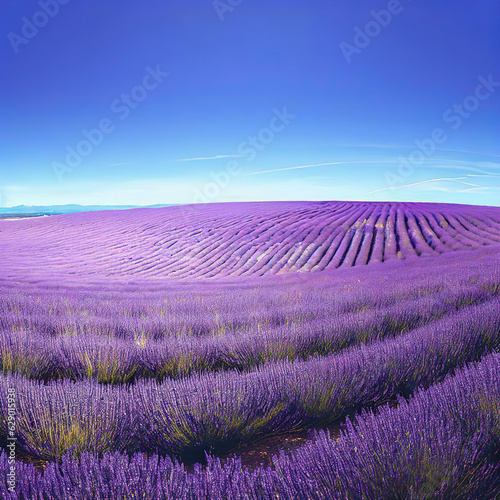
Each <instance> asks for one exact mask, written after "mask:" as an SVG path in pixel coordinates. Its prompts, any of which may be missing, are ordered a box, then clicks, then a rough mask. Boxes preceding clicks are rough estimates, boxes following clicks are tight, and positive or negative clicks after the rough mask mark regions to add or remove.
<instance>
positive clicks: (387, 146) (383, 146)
mask: <svg viewBox="0 0 500 500" xmlns="http://www.w3.org/2000/svg"><path fill="white" fill-rule="evenodd" d="M336 147H344V148H367V149H371V148H376V149H417V148H416V147H415V145H414V144H413V145H407V146H404V145H396V144H345V145H342V146H336ZM434 151H437V152H444V153H461V154H464V153H465V154H470V155H476V156H487V157H491V158H500V155H497V154H491V153H479V152H477V151H468V150H462V149H447V148H436V149H434Z"/></svg>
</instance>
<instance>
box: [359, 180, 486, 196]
mask: <svg viewBox="0 0 500 500" xmlns="http://www.w3.org/2000/svg"><path fill="white" fill-rule="evenodd" d="M467 178H468V176H465V177H441V178H439V179H427V180H425V181H419V182H412V183H411V184H404V185H402V186H389V187H385V188H381V189H376V190H375V191H370V192H368V193H366V194H374V193H380V192H382V191H395V190H398V189H405V188H409V187H413V186H419V185H422V184H429V183H433V182H444V181H448V182H458V183H460V184H465V185H467V186H473V187H475V188H482V187H483V186H480V185H479V184H473V183H471V182H467V181H466V180H465V179H467Z"/></svg>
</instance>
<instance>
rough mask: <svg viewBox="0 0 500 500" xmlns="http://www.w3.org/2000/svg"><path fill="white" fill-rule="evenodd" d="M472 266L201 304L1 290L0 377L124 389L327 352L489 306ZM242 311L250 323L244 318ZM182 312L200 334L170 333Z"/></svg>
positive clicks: (219, 294)
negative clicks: (146, 382)
mask: <svg viewBox="0 0 500 500" xmlns="http://www.w3.org/2000/svg"><path fill="white" fill-rule="evenodd" d="M479 255H480V254H479ZM464 257H467V259H465V258H464ZM475 257H476V259H477V260H475V261H474V260H473V259H472V258H471V254H469V255H466V254H462V258H461V259H455V260H456V263H457V264H459V265H460V267H451V269H447V268H444V267H443V266H440V265H439V264H440V263H439V262H437V263H436V262H435V264H434V266H432V267H430V268H427V269H425V268H424V266H423V265H422V264H421V263H419V264H418V265H417V264H416V265H415V266H414V268H413V269H412V270H410V269H408V270H407V272H406V273H405V275H404V276H403V277H402V276H401V272H400V271H401V270H400V269H399V268H398V267H395V268H390V267H389V268H388V269H387V268H384V269H379V270H378V272H374V270H372V272H371V273H365V274H363V275H362V274H361V273H357V272H351V273H350V274H351V275H350V276H349V277H348V278H346V279H345V280H343V281H341V282H340V284H337V286H335V287H333V286H331V285H330V286H329V287H328V286H326V285H323V286H321V284H320V286H316V287H313V286H312V284H311V283H309V287H310V288H307V287H300V286H298V287H297V286H294V285H293V284H287V285H282V286H281V287H275V288H274V289H272V290H269V289H268V288H267V287H263V288H257V287H256V286H255V285H252V286H250V285H249V286H248V287H247V288H246V290H245V292H246V293H243V294H241V295H242V296H237V297H235V294H234V293H233V290H232V287H230V286H227V285H226V286H219V287H218V288H217V289H215V290H212V292H213V296H212V297H210V296H208V295H206V294H205V295H202V294H200V295H194V292H193V290H192V289H191V288H190V287H187V289H185V290H180V291H179V290H177V291H172V290H170V291H165V290H159V291H152V292H150V293H144V292H137V291H136V292H135V293H133V292H130V293H128V294H126V296H125V298H124V297H123V296H122V295H120V292H117V293H116V294H110V293H109V292H108V293H107V292H103V291H101V292H96V293H93V292H92V291H90V292H87V293H80V294H76V293H75V291H74V289H72V288H68V289H65V290H63V291H61V290H58V291H57V295H56V296H57V299H55V298H54V295H53V294H54V290H52V289H50V288H48V289H43V288H40V287H36V286H34V287H32V288H30V287H27V289H26V290H23V289H18V290H15V289H13V287H12V286H11V287H10V288H9V289H8V290H7V289H6V288H4V289H3V290H2V291H1V292H0V311H1V312H2V315H1V318H0V323H1V326H2V329H1V330H0V368H1V369H2V371H3V373H8V372H17V373H20V374H23V375H25V376H27V377H29V378H34V379H39V380H50V379H59V378H69V379H72V380H81V379H85V378H91V379H94V380H97V381H99V382H103V383H124V382H131V381H134V380H136V379H138V378H154V379H156V380H158V381H162V380H163V379H165V378H169V377H171V378H176V377H179V376H185V375H190V374H193V373H201V372H208V371H221V370H230V369H237V370H240V371H242V370H250V369H254V368H255V367H257V366H260V365H262V364H264V363H266V362H270V361H276V360H279V359H287V360H290V361H292V360H294V359H308V358H309V357H311V356H315V355H321V356H324V355H328V354H332V353H337V352H340V351H342V350H343V349H346V348H348V347H350V346H354V345H358V344H360V343H367V342H372V341H374V340H377V339H383V338H390V337H394V336H397V335H400V334H402V333H406V332H408V331H410V330H412V329H415V328H418V327H421V326H425V325H427V324H430V323H432V322H433V321H436V320H438V319H440V318H442V317H444V316H446V315H448V314H453V313H455V312H456V311H457V310H459V309H461V308H463V307H468V306H470V305H471V304H479V303H482V302H487V301H489V300H491V299H493V298H495V297H496V296H497V295H498V291H499V290H498V283H500V276H499V271H498V270H499V268H500V267H499V266H498V257H496V258H495V256H493V255H491V252H487V253H485V254H484V255H483V258H478V256H477V255H475ZM465 264H467V267H461V266H465ZM386 269H387V270H386ZM380 271H384V273H382V272H380ZM415 275H416V276H418V279H417V278H413V277H414V276H415ZM323 278H324V276H323ZM408 279H411V282H412V285H411V286H409V285H408V282H407V280H408ZM381 280H383V285H384V286H383V287H382V288H379V287H377V286H376V285H377V284H380V281H381ZM311 281H313V280H311ZM320 283H321V282H320ZM313 284H315V285H316V283H313ZM387 285H389V286H387ZM23 286H24V285H23ZM361 287H363V288H365V287H367V288H368V289H369V290H372V291H371V292H362V291H361V290H362V288H361ZM16 292H17V293H16ZM214 297H215V298H214ZM264 297H265V298H266V299H265V300H264ZM110 303H113V304H114V309H112V308H111V307H110V306H109V305H110ZM263 307H264V309H263ZM162 308H164V309H165V311H164V310H163V309H162ZM158 311H161V312H162V313H165V316H164V318H165V319H164V321H163V323H161V322H159V321H158V316H156V318H155V316H154V315H155V314H158ZM242 311H246V312H247V315H248V316H249V318H250V319H246V321H244V320H243V318H242ZM124 312H125V313H127V314H126V315H124V314H123V313H124ZM43 313H45V314H43ZM83 313H85V314H83ZM182 314H184V316H185V317H187V318H188V319H187V320H185V322H186V323H187V327H188V328H191V329H192V330H193V328H195V327H196V325H198V326H199V327H200V328H199V329H198V330H197V331H196V333H194V331H193V333H192V334H191V335H190V334H189V333H186V332H185V330H184V331H181V333H178V334H177V335H174V334H173V332H176V330H175V328H176V326H177V322H178V321H180V319H179V318H180V316H181V315H182ZM100 315H103V316H104V317H103V318H100ZM162 317H163V316H162ZM88 318H90V319H88ZM192 318H195V319H194V320H193V319H192ZM209 320H211V321H212V324H210V323H209ZM190 322H191V327H190V326H189V324H190ZM202 326H204V329H202V328H201V327H202ZM184 328H186V325H184ZM162 333H163V335H164V336H163V337H162ZM157 338H158V340H156V339H157Z"/></svg>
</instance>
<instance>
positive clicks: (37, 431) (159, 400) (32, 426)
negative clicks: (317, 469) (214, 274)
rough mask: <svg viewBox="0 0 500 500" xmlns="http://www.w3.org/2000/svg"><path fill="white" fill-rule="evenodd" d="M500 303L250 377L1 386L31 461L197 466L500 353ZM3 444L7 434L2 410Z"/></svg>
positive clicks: (16, 379) (3, 381)
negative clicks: (125, 458) (74, 458)
mask: <svg viewBox="0 0 500 500" xmlns="http://www.w3.org/2000/svg"><path fill="white" fill-rule="evenodd" d="M499 313H500V301H499V300H498V299H493V300H492V301H490V302H487V303H485V304H482V305H479V306H474V307H470V308H468V309H466V310H464V311H462V312H458V313H457V314H456V315H454V316H452V317H450V318H445V319H442V320H439V321H437V322H435V323H433V324H431V325H428V326H426V327H422V328H420V329H417V330H413V331H412V332H410V333H407V334H404V335H400V336H398V337H396V338H395V339H389V340H385V341H376V342H373V343H372V344H370V345H368V346H360V347H354V348H351V349H348V350H347V351H345V352H344V353H341V354H337V355H331V356H326V357H324V358H320V359H312V360H309V361H296V362H293V363H292V362H277V363H268V364H267V365H264V366H263V367H261V368H259V369H257V370H256V371H254V372H252V373H248V374H239V373H236V372H227V373H222V374H221V373H216V374H207V375H203V376H193V377H190V378H187V379H181V380H177V381H173V380H166V381H164V382H163V383H161V384H157V383H156V382H147V381H138V382H137V383H136V384H135V385H133V386H131V387H123V386H118V387H113V386H103V385H102V384H99V383H96V382H94V381H84V382H77V383H73V382H69V381H63V382H52V383H50V384H48V385H41V384H40V383H38V382H33V381H29V380H27V379H26V378H25V377H20V376H7V377H1V378H0V390H1V392H2V393H4V394H6V393H7V390H8V387H12V388H15V389H16V393H17V394H18V405H19V408H18V433H19V436H18V439H19V445H20V446H21V448H22V449H24V450H25V451H26V452H27V453H29V454H30V455H31V456H38V457H40V458H45V459H55V458H59V457H60V456H62V455H63V454H64V453H66V452H67V451H68V450H72V451H73V452H74V453H77V454H78V453H80V452H82V451H85V450H89V451H92V452H94V453H101V452H105V451H113V450H117V451H121V450H125V449H127V450H137V451H148V452H152V451H153V452H161V453H165V452H166V453H171V454H177V455H179V456H184V457H190V458H193V457H194V458H200V457H202V456H203V453H204V452H206V451H208V452H211V453H220V452H224V451H227V450H230V449H234V448H236V447H238V446H239V445H241V444H243V443H245V442H249V441H251V440H254V439H256V438H258V437H263V436H266V435H270V434H273V433H278V432H283V431H290V430H293V429H299V428H303V427H315V428H317V427H320V426H322V425H327V424H329V423H331V422H335V421H338V420H339V419H342V418H344V417H346V416H347V415H349V414H352V413H354V412H356V411H360V410H362V409H364V408H369V407H375V406H377V405H380V404H384V403H386V402H387V401H390V400H392V399H393V398H394V397H396V396H397V395H410V394H412V392H413V391H414V390H415V389H416V388H417V387H427V386H429V385H430V384H432V383H435V382H436V381H439V380H440V379H442V377H444V376H445V375H446V374H448V373H450V372H451V371H453V370H454V369H456V368H457V367H460V366H461V365H463V364H464V363H466V362H469V361H474V360H478V359H480V357H481V356H483V355H485V354H486V353H488V352H490V351H493V350H497V349H498V348H500V314H499ZM1 411H2V413H1V415H0V422H1V424H2V428H1V429H0V436H2V437H3V438H5V437H6V436H7V428H6V418H7V415H6V408H4V407H2V409H1Z"/></svg>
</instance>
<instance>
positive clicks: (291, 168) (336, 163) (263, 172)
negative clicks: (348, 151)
mask: <svg viewBox="0 0 500 500" xmlns="http://www.w3.org/2000/svg"><path fill="white" fill-rule="evenodd" d="M367 163H380V162H378V161H377V162H370V161H334V162H329V163H315V164H313V165H299V166H297V167H285V168H275V169H273V170H261V171H260V172H252V173H250V174H248V175H257V174H269V173H271V172H284V171H285V170H300V169H302V168H313V167H325V166H328V165H366V164H367Z"/></svg>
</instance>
